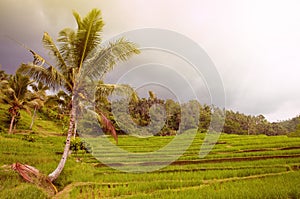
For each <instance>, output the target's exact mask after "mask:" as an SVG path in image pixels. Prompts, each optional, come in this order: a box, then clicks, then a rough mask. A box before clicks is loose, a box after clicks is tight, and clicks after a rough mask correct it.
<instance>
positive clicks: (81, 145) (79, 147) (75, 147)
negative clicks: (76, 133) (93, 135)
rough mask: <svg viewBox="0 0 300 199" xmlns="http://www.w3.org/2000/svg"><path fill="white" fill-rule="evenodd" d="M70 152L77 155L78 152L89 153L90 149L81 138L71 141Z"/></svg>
mask: <svg viewBox="0 0 300 199" xmlns="http://www.w3.org/2000/svg"><path fill="white" fill-rule="evenodd" d="M70 150H72V151H74V152H75V153H77V152H78V151H85V152H89V147H88V144H87V143H86V142H85V141H83V140H82V139H80V138H79V137H76V138H72V140H71V145H70Z"/></svg>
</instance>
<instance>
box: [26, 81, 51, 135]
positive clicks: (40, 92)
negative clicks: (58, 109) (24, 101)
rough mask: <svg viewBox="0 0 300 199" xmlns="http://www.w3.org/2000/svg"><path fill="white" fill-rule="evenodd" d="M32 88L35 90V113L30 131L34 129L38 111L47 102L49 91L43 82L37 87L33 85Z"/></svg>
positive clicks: (33, 102)
mask: <svg viewBox="0 0 300 199" xmlns="http://www.w3.org/2000/svg"><path fill="white" fill-rule="evenodd" d="M31 88H32V90H33V98H34V99H33V100H32V104H33V108H34V111H33V115H32V119H31V124H30V127H29V129H32V127H33V123H34V120H35V117H36V111H37V110H39V109H41V108H42V107H43V106H44V104H45V102H46V100H47V94H46V91H47V90H48V89H49V87H48V86H45V85H43V84H42V83H41V82H39V83H38V84H37V85H36V84H32V85H31Z"/></svg>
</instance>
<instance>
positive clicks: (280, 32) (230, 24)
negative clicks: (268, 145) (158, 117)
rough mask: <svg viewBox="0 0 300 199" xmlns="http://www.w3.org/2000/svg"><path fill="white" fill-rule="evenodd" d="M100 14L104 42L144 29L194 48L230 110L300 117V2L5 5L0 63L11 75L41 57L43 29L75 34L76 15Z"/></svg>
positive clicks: (0, 17) (35, 0)
mask: <svg viewBox="0 0 300 199" xmlns="http://www.w3.org/2000/svg"><path fill="white" fill-rule="evenodd" d="M92 8H99V9H101V11H102V16H103V19H104V21H105V24H106V25H105V27H104V33H103V37H104V39H109V38H111V37H113V36H115V35H118V34H120V33H123V32H126V31H131V30H135V29H140V28H149V27H150V28H160V29H167V30H172V31H174V32H177V33H180V34H182V35H185V36H186V37H188V38H190V39H191V40H193V41H194V42H196V43H197V44H198V45H199V46H201V48H202V49H204V50H205V52H206V53H207V55H208V56H209V57H210V59H211V60H212V61H213V63H214V64H215V67H216V69H217V71H218V72H219V74H220V77H221V79H222V81H223V86H224V89H225V94H226V107H227V109H231V110H234V111H239V112H243V113H246V114H251V115H259V114H263V115H264V116H266V118H267V119H268V120H270V121H279V120H285V119H289V118H292V117H294V116H297V115H299V114H300V90H299V85H300V78H299V75H300V12H299V10H300V2H299V1H298V0H186V1H183V0H163V1H161V0H151V1H149V0H22V1H20V0H1V1H0V27H1V28H0V64H1V65H2V69H3V70H5V71H7V72H8V73H14V71H15V70H16V68H17V67H18V66H19V65H20V63H22V62H25V63H26V62H28V61H30V60H32V57H31V55H30V54H29V53H26V51H25V49H22V48H21V47H20V46H18V45H17V44H16V43H14V42H12V41H9V40H7V39H6V38H4V37H3V35H10V36H11V37H13V38H16V39H18V40H19V41H21V42H23V43H25V44H26V45H28V46H30V48H32V49H34V50H36V51H37V52H39V53H40V54H41V55H45V56H46V55H47V52H46V51H45V50H44V49H43V48H42V44H41V39H42V35H43V32H44V31H47V32H48V33H49V34H50V35H52V36H53V37H54V38H55V37H56V36H57V33H58V32H59V31H60V30H61V29H63V28H65V27H71V28H76V23H75V21H74V18H73V16H72V10H76V11H77V12H79V13H80V14H81V15H83V16H84V15H85V14H86V13H87V12H88V11H89V10H91V9H92ZM298 53H299V54H298Z"/></svg>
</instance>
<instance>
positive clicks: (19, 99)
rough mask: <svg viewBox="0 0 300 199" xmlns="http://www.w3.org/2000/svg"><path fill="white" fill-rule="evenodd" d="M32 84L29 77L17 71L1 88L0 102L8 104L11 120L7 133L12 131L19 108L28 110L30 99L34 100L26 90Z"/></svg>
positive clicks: (30, 103) (30, 104)
mask: <svg viewBox="0 0 300 199" xmlns="http://www.w3.org/2000/svg"><path fill="white" fill-rule="evenodd" d="M31 84H32V81H30V79H29V77H27V76H22V75H21V74H19V73H17V74H15V75H14V76H11V77H10V79H9V80H8V82H7V84H6V86H5V88H3V89H2V95H1V99H0V100H1V102H2V103H4V104H7V105H9V109H8V111H9V113H10V116H11V122H10V126H9V131H8V132H9V134H11V133H12V130H13V126H14V122H15V119H16V117H17V116H18V115H19V114H20V110H22V109H23V110H26V111H27V112H30V107H31V106H32V100H35V98H34V96H32V93H31V92H30V91H29V90H28V86H30V85H31Z"/></svg>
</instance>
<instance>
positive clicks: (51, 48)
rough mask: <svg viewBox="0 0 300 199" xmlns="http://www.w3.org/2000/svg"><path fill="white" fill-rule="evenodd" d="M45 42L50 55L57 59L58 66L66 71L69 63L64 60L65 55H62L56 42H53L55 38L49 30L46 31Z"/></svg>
mask: <svg viewBox="0 0 300 199" xmlns="http://www.w3.org/2000/svg"><path fill="white" fill-rule="evenodd" d="M43 44H44V47H45V48H46V49H48V50H49V53H50V55H52V57H53V58H55V59H56V66H57V67H58V69H59V70H60V71H62V72H64V71H66V70H67V65H66V63H65V61H64V57H63V56H62V54H61V53H60V51H59V50H58V48H57V47H56V45H55V43H54V42H53V39H52V38H51V36H50V35H49V34H48V33H47V32H45V33H44V36H43Z"/></svg>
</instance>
